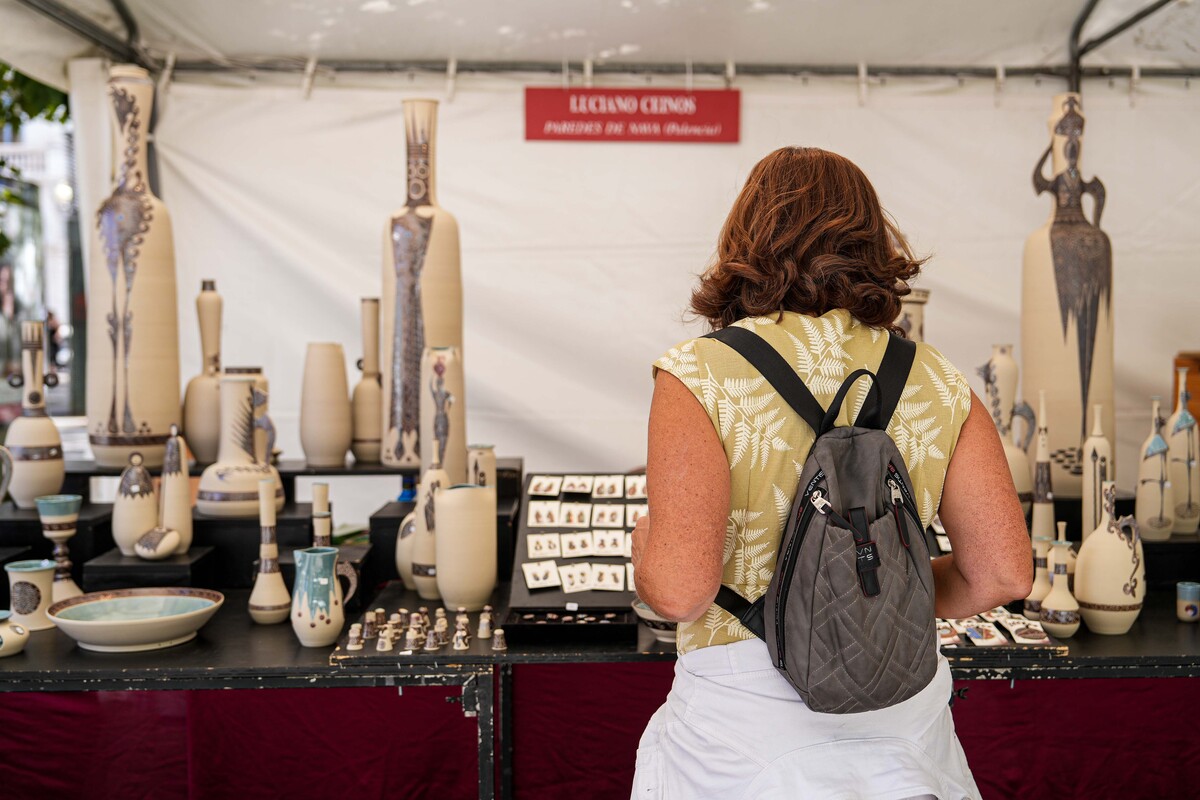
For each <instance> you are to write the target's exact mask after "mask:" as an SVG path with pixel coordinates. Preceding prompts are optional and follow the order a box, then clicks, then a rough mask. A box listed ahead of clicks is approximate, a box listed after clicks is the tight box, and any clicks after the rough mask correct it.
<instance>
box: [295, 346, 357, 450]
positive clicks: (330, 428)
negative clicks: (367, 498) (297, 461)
mask: <svg viewBox="0 0 1200 800" xmlns="http://www.w3.org/2000/svg"><path fill="white" fill-rule="evenodd" d="M353 438H354V424H353V421H352V417H351V413H350V389H349V387H348V386H347V385H346V356H345V354H344V353H343V352H342V346H341V345H340V344H336V343H332V342H313V343H311V344H309V345H308V352H307V354H306V355H305V357H304V383H303V387H302V389H301V394H300V446H301V447H302V448H304V457H305V459H307V460H308V463H309V466H313V467H341V466H345V464H346V451H348V450H349V449H350V442H351V440H352V439H353Z"/></svg>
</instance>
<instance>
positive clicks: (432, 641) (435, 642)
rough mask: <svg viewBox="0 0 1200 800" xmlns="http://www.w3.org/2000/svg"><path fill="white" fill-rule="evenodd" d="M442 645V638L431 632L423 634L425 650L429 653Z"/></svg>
mask: <svg viewBox="0 0 1200 800" xmlns="http://www.w3.org/2000/svg"><path fill="white" fill-rule="evenodd" d="M441 645H442V640H441V639H440V638H438V637H437V636H436V635H435V634H433V633H428V634H426V635H425V652H427V653H431V652H434V651H436V650H437V649H438V648H439V647H441Z"/></svg>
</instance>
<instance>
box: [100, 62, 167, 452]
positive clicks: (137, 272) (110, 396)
mask: <svg viewBox="0 0 1200 800" xmlns="http://www.w3.org/2000/svg"><path fill="white" fill-rule="evenodd" d="M108 97H109V99H110V100H111V101H112V111H113V120H114V122H115V127H114V131H113V137H114V144H115V146H116V147H115V149H116V163H115V164H114V170H113V171H114V174H115V176H116V177H115V185H114V187H113V191H112V194H111V195H109V197H108V198H107V199H105V200H104V202H102V203H101V204H100V208H99V210H98V211H97V213H96V232H97V240H96V244H95V247H94V248H93V251H92V252H94V253H95V254H96V257H95V258H93V259H92V260H91V266H90V270H89V278H88V304H87V307H88V315H87V326H88V342H90V346H89V347H88V354H87V356H88V357H87V419H88V440H89V442H90V443H91V446H92V452H93V453H95V456H96V463H97V464H99V465H100V466H103V467H120V466H122V465H124V464H125V463H126V462H127V461H128V460H129V456H130V455H131V454H132V453H134V452H135V451H136V452H138V453H141V455H142V457H143V459H145V464H146V466H150V467H158V466H161V465H162V459H163V450H164V446H165V445H166V441H167V436H168V431H169V430H170V427H171V425H172V424H175V425H178V424H179V422H180V419H179V418H180V403H179V323H178V318H177V311H176V302H175V245H174V240H173V235H172V233H171V218H170V216H169V215H168V214H167V209H166V207H165V206H164V205H163V203H162V201H161V200H159V199H158V198H157V197H155V196H154V194H153V193H152V192H151V191H150V185H149V173H148V170H147V157H146V135H147V133H148V132H149V129H150V118H151V113H152V110H153V109H152V103H153V99H154V82H153V80H152V79H151V78H150V75H149V74H148V73H147V72H146V71H145V70H144V69H142V68H140V67H135V66H132V65H129V64H119V65H116V66H114V67H112V69H111V70H110V72H109V83H108Z"/></svg>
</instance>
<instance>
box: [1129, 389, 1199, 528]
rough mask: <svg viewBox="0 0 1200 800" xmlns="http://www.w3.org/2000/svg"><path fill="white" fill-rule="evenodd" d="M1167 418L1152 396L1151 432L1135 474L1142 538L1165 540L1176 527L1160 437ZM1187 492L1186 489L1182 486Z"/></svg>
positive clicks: (1166, 459) (1165, 452) (1164, 445)
mask: <svg viewBox="0 0 1200 800" xmlns="http://www.w3.org/2000/svg"><path fill="white" fill-rule="evenodd" d="M1165 425H1166V420H1165V419H1163V418H1162V414H1160V413H1159V398H1157V397H1155V398H1153V402H1152V405H1151V412H1150V435H1149V436H1147V437H1146V441H1145V442H1144V443H1143V444H1142V449H1141V457H1140V464H1139V465H1138V477H1137V500H1136V502H1135V509H1136V510H1135V512H1134V513H1135V515H1136V516H1137V521H1138V528H1139V529H1140V530H1141V535H1142V539H1143V540H1145V541H1147V542H1165V541H1166V540H1167V539H1170V538H1171V530H1172V528H1174V527H1175V487H1174V486H1172V484H1171V475H1170V461H1169V458H1170V450H1169V448H1168V447H1167V440H1166V439H1164V438H1163V426H1165ZM1185 491H1186V489H1185Z"/></svg>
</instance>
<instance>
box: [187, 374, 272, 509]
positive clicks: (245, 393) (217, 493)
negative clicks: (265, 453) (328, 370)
mask: <svg viewBox="0 0 1200 800" xmlns="http://www.w3.org/2000/svg"><path fill="white" fill-rule="evenodd" d="M254 383H255V378H254V376H252V375H229V374H226V375H222V376H221V447H220V450H219V451H218V453H217V461H216V463H215V464H210V465H209V466H208V467H207V468H205V470H204V473H203V474H202V475H201V476H200V490H199V492H198V493H197V494H196V509H197V510H198V511H199V512H200V513H201V514H207V515H209V516H213V517H253V516H255V515H256V514H258V482H259V481H260V480H263V479H264V478H270V479H272V480H274V481H275V484H276V487H277V489H276V494H275V508H276V510H278V509H280V508H283V484H282V483H281V482H280V480H279V473H278V472H277V471H276V470H275V468H274V467H272V466H271V465H270V464H264V463H262V462H260V461H258V460H257V459H256V457H255V448H254V431H255V417H254Z"/></svg>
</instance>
